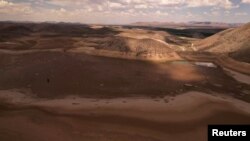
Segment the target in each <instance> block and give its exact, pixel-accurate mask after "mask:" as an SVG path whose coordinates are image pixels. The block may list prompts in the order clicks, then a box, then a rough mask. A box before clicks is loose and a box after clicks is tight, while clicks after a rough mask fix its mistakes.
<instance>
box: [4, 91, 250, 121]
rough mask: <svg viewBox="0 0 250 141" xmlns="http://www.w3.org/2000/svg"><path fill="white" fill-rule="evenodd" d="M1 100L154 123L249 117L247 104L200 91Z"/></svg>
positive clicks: (10, 95)
mask: <svg viewBox="0 0 250 141" xmlns="http://www.w3.org/2000/svg"><path fill="white" fill-rule="evenodd" d="M0 100H4V101H5V102H7V103H10V104H15V105H17V106H18V105H24V106H36V107H41V108H46V109H52V110H53V109H56V111H61V112H66V113H68V112H69V113H77V114H79V115H81V114H94V115H119V116H125V117H133V118H142V119H145V120H154V121H171V122H172V121H175V122H177V121H183V120H194V119H200V118H204V117H207V116H210V115H212V114H214V113H216V112H220V111H229V112H237V113H244V114H247V115H250V104H249V103H246V102H244V101H241V100H237V99H234V98H232V97H228V96H224V95H220V94H214V95H209V94H205V93H201V92H187V93H184V94H181V95H178V96H176V97H174V98H173V97H165V98H159V99H152V98H147V97H133V98H132V97H129V98H115V99H91V98H80V97H77V96H73V95H72V96H69V97H66V98H63V99H40V98H34V97H31V96H30V95H25V94H21V93H19V92H15V91H0ZM166 101H168V102H166ZM59 109H60V110H59ZM184 115H185V116H184Z"/></svg>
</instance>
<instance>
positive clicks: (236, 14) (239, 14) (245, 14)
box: [235, 12, 248, 16]
mask: <svg viewBox="0 0 250 141" xmlns="http://www.w3.org/2000/svg"><path fill="white" fill-rule="evenodd" d="M247 15H248V14H247V13H246V12H237V13H235V16H247Z"/></svg>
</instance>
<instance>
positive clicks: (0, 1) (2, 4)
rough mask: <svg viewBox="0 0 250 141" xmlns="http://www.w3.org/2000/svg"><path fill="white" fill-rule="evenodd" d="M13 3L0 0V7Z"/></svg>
mask: <svg viewBox="0 0 250 141" xmlns="http://www.w3.org/2000/svg"><path fill="white" fill-rule="evenodd" d="M11 5H13V3H12V2H8V1H5V0H0V7H6V6H11Z"/></svg>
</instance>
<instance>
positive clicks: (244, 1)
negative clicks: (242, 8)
mask: <svg viewBox="0 0 250 141" xmlns="http://www.w3.org/2000/svg"><path fill="white" fill-rule="evenodd" d="M241 2H242V3H247V4H250V0H242V1H241Z"/></svg>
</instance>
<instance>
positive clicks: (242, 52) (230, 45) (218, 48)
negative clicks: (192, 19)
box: [194, 23, 250, 62]
mask: <svg viewBox="0 0 250 141" xmlns="http://www.w3.org/2000/svg"><path fill="white" fill-rule="evenodd" d="M194 45H195V46H196V47H197V48H198V50H200V51H208V52H214V53H229V54H230V55H231V56H232V57H234V58H235V59H238V60H241V61H245V62H250V23H248V24H245V25H243V26H241V27H238V28H231V29H227V30H225V31H222V32H219V33H217V34H215V35H213V36H211V37H208V38H206V39H203V40H201V41H198V42H196V43H194Z"/></svg>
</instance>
